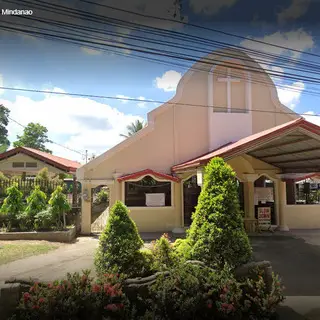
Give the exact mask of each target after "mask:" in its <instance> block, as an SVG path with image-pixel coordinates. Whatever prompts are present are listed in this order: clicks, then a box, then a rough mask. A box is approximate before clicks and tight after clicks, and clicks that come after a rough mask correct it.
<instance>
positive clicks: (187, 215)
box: [183, 175, 201, 227]
mask: <svg viewBox="0 0 320 320" xmlns="http://www.w3.org/2000/svg"><path fill="white" fill-rule="evenodd" d="M200 192H201V187H199V186H198V184H197V176H196V175H194V176H192V177H190V178H189V179H188V180H185V181H184V182H183V212H184V226H185V227H189V226H190V225H191V222H192V213H193V212H194V211H195V208H196V206H197V204H198V197H199V195H200Z"/></svg>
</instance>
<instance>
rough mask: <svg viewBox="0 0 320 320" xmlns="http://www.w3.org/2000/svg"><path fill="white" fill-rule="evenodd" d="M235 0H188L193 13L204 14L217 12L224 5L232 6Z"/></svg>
mask: <svg viewBox="0 0 320 320" xmlns="http://www.w3.org/2000/svg"><path fill="white" fill-rule="evenodd" d="M236 2H237V0H214V1H213V0H190V2H189V3H190V6H191V8H192V9H193V11H194V12H195V13H203V14H206V15H214V14H217V13H218V12H219V11H220V10H221V9H223V8H224V7H227V8H230V7H232V6H233V5H234V4H235V3H236Z"/></svg>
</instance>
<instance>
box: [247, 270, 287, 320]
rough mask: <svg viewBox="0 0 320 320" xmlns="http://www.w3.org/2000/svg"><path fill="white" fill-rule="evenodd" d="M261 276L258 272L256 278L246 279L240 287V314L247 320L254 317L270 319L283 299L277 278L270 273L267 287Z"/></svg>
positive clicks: (280, 285)
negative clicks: (270, 278)
mask: <svg viewBox="0 0 320 320" xmlns="http://www.w3.org/2000/svg"><path fill="white" fill-rule="evenodd" d="M263 275H264V274H263V272H262V271H259V272H258V273H257V276H256V277H254V278H248V279H246V280H245V281H244V283H243V285H242V291H243V297H242V312H243V314H246V315H247V317H248V318H249V317H250V316H252V315H255V316H258V318H259V319H270V317H271V316H272V315H274V314H275V312H276V308H277V307H278V306H279V304H280V303H281V302H283V301H284V299H285V297H284V295H283V290H284V286H283V285H282V284H281V280H280V278H279V276H278V275H275V274H274V273H272V282H271V283H270V287H268V286H267V284H266V281H265V278H264V277H263Z"/></svg>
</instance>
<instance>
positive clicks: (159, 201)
mask: <svg viewBox="0 0 320 320" xmlns="http://www.w3.org/2000/svg"><path fill="white" fill-rule="evenodd" d="M165 203H166V195H165V193H146V206H147V207H164V206H165Z"/></svg>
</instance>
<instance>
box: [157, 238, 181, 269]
mask: <svg viewBox="0 0 320 320" xmlns="http://www.w3.org/2000/svg"><path fill="white" fill-rule="evenodd" d="M151 250H152V253H153V257H154V258H153V259H154V268H155V270H159V271H163V270H166V269H170V268H172V267H173V266H174V265H175V264H176V263H177V262H178V257H177V255H176V254H175V251H174V249H173V245H172V244H171V243H170V240H169V237H168V234H164V235H163V236H162V237H161V238H160V239H158V240H156V241H155V242H154V243H153V246H152V249H151Z"/></svg>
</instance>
